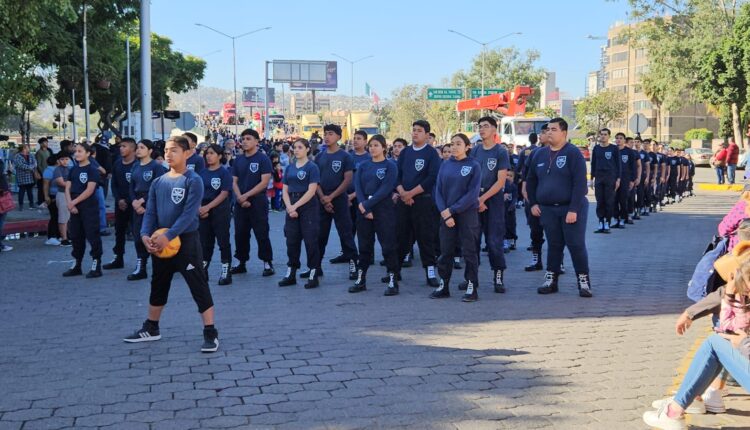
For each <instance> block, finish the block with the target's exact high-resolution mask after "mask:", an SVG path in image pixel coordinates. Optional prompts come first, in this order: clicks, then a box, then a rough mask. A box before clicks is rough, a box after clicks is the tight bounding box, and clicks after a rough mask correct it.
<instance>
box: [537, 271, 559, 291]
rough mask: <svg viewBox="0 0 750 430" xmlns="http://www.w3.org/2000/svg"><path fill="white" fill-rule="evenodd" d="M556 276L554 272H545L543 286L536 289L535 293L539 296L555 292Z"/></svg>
mask: <svg viewBox="0 0 750 430" xmlns="http://www.w3.org/2000/svg"><path fill="white" fill-rule="evenodd" d="M558 276H559V275H558V274H557V273H554V272H549V271H548V272H547V273H545V274H544V284H542V286H541V287H539V288H537V290H536V292H537V293H539V294H552V293H556V292H557V278H558Z"/></svg>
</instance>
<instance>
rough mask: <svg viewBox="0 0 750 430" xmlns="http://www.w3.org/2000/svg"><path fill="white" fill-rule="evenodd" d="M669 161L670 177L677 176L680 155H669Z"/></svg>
mask: <svg viewBox="0 0 750 430" xmlns="http://www.w3.org/2000/svg"><path fill="white" fill-rule="evenodd" d="M667 162H668V163H669V178H670V179H672V178H676V177H677V168H678V167H680V157H667Z"/></svg>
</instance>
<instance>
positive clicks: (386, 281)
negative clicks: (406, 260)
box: [380, 272, 401, 284]
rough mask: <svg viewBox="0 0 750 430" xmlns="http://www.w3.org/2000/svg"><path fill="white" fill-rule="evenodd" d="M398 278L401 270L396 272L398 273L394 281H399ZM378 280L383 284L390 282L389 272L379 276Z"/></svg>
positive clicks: (399, 278)
mask: <svg viewBox="0 0 750 430" xmlns="http://www.w3.org/2000/svg"><path fill="white" fill-rule="evenodd" d="M400 280H401V272H398V273H396V281H400ZM380 282H382V283H384V284H387V283H389V282H391V274H390V273H388V274H387V275H385V276H383V277H382V278H380Z"/></svg>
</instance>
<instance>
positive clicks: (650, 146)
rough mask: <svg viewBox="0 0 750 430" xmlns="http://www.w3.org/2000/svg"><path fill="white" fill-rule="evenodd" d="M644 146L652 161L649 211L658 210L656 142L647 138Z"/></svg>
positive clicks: (647, 194) (648, 193) (649, 183)
mask: <svg viewBox="0 0 750 430" xmlns="http://www.w3.org/2000/svg"><path fill="white" fill-rule="evenodd" d="M643 147H644V149H645V150H646V151H648V158H649V161H650V162H651V174H650V176H649V178H648V189H647V190H646V200H648V211H646V213H649V212H656V204H657V200H656V187H657V185H658V184H659V177H660V173H659V158H658V156H657V154H656V142H653V143H652V141H651V139H646V140H645V141H644V142H643Z"/></svg>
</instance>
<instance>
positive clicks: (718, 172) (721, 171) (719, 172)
mask: <svg viewBox="0 0 750 430" xmlns="http://www.w3.org/2000/svg"><path fill="white" fill-rule="evenodd" d="M714 170H716V179H717V181H718V182H717V184H719V185H721V184H723V183H724V168H723V167H715V168H714Z"/></svg>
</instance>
